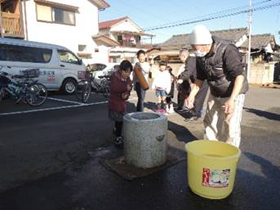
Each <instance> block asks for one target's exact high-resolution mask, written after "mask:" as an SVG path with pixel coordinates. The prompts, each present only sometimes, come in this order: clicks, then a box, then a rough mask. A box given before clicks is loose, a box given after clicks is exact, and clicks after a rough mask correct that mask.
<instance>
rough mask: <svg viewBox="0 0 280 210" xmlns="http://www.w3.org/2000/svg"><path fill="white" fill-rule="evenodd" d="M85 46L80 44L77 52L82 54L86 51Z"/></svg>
mask: <svg viewBox="0 0 280 210" xmlns="http://www.w3.org/2000/svg"><path fill="white" fill-rule="evenodd" d="M86 48H87V46H86V45H82V44H79V45H78V50H79V52H84V51H85V50H86Z"/></svg>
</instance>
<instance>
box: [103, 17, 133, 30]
mask: <svg viewBox="0 0 280 210" xmlns="http://www.w3.org/2000/svg"><path fill="white" fill-rule="evenodd" d="M127 18H128V17H122V18H118V19H115V20H108V21H104V22H100V23H99V30H100V29H106V28H109V27H111V26H113V25H115V24H117V23H119V22H121V21H123V20H125V19H127Z"/></svg>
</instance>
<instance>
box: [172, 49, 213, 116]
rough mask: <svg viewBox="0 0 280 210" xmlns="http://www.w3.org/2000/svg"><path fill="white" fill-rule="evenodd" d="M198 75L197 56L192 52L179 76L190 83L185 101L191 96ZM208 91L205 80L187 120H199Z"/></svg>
mask: <svg viewBox="0 0 280 210" xmlns="http://www.w3.org/2000/svg"><path fill="white" fill-rule="evenodd" d="M196 77H197V73H196V57H195V56H194V55H193V54H191V53H190V54H189V57H188V58H187V60H186V63H185V70H184V71H183V72H182V73H181V74H180V76H179V78H178V80H183V81H184V82H185V83H188V84H189V85H188V87H189V89H188V91H187V94H186V96H185V98H184V101H185V99H186V98H187V97H188V96H189V94H190V92H191V86H192V85H193V83H194V82H195V79H196ZM207 92H208V84H207V82H206V81H205V82H204V83H203V85H202V87H201V88H200V89H199V91H198V93H197V95H196V96H195V101H194V107H193V108H192V109H191V110H189V115H188V118H186V121H193V120H198V119H199V118H200V117H201V114H202V108H203V104H204V101H205V98H206V95H207Z"/></svg>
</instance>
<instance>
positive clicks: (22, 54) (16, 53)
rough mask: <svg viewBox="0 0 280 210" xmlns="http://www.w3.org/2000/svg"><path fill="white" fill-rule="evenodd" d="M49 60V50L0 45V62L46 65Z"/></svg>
mask: <svg viewBox="0 0 280 210" xmlns="http://www.w3.org/2000/svg"><path fill="white" fill-rule="evenodd" d="M51 58H52V50H51V49H44V48H36V47H26V46H17V45H9V44H0V60H1V61H19V62H31V63H48V62H50V60H51Z"/></svg>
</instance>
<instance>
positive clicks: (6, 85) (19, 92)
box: [0, 69, 48, 106]
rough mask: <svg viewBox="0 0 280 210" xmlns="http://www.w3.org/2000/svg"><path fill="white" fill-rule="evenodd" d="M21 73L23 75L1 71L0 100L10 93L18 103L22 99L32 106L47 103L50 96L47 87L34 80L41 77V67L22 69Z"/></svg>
mask: <svg viewBox="0 0 280 210" xmlns="http://www.w3.org/2000/svg"><path fill="white" fill-rule="evenodd" d="M21 73H22V74H21V75H12V74H9V73H7V72H4V71H0V100H2V98H3V97H4V96H5V95H8V96H9V97H10V98H11V99H13V100H15V101H16V103H19V102H20V101H22V102H24V103H27V104H28V105H30V106H40V105H42V104H43V103H45V101H46V100H47V97H48V91H47V88H46V87H45V86H44V85H43V84H41V83H38V80H33V79H34V78H37V77H39V74H40V71H39V69H27V70H22V71H21ZM11 79H14V81H12V80H11Z"/></svg>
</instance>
